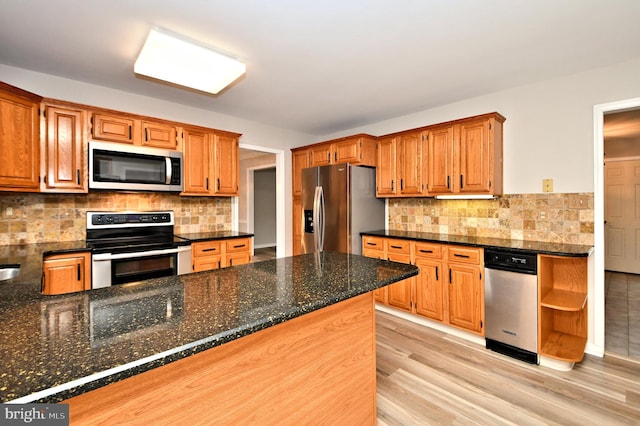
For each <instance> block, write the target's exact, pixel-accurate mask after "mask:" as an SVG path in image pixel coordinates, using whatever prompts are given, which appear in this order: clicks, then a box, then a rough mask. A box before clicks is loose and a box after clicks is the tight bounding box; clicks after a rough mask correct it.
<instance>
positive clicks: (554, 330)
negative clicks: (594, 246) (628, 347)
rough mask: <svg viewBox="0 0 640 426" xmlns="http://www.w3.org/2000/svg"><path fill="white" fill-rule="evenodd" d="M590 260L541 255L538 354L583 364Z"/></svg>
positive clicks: (539, 263) (539, 269)
mask: <svg viewBox="0 0 640 426" xmlns="http://www.w3.org/2000/svg"><path fill="white" fill-rule="evenodd" d="M588 269H589V268H588V258H587V257H566V256H552V255H546V254H540V255H538V301H539V304H538V351H539V354H540V355H544V356H549V357H551V358H555V359H558V360H561V361H566V362H580V361H582V358H583V357H584V350H585V347H586V344H587V337H588V326H587V319H588V315H587V293H588Z"/></svg>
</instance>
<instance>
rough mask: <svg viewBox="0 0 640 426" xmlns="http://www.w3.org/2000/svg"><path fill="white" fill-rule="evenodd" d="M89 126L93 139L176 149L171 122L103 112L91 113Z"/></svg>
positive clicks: (174, 133)
mask: <svg viewBox="0 0 640 426" xmlns="http://www.w3.org/2000/svg"><path fill="white" fill-rule="evenodd" d="M90 124H91V135H92V137H93V139H97V140H103V141H108V142H120V143H127V144H131V145H140V146H148V147H152V148H163V149H172V150H175V149H176V148H177V130H176V126H175V124H173V123H171V122H165V121H162V120H151V119H147V118H141V117H139V116H135V115H131V114H127V113H120V112H117V111H106V110H105V111H92V112H91V119H90Z"/></svg>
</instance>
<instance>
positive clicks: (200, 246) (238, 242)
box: [191, 238, 252, 272]
mask: <svg viewBox="0 0 640 426" xmlns="http://www.w3.org/2000/svg"><path fill="white" fill-rule="evenodd" d="M251 252H252V250H251V238H231V239H227V240H210V241H202V242H197V243H192V244H191V257H192V269H193V272H200V271H208V270H212V269H219V268H226V267H228V266H238V265H243V264H245V263H250V262H251Z"/></svg>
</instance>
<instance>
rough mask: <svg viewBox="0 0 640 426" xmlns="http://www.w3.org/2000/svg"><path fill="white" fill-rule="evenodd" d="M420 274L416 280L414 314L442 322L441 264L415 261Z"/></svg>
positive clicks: (422, 260)
mask: <svg viewBox="0 0 640 426" xmlns="http://www.w3.org/2000/svg"><path fill="white" fill-rule="evenodd" d="M416 266H417V267H418V268H419V269H420V274H419V275H418V276H417V277H416V278H415V280H416V313H417V314H419V315H422V316H425V317H428V318H431V319H434V320H437V321H443V320H444V302H445V300H444V289H443V284H442V283H443V281H444V280H443V279H442V262H440V261H437V260H431V259H423V258H417V259H416Z"/></svg>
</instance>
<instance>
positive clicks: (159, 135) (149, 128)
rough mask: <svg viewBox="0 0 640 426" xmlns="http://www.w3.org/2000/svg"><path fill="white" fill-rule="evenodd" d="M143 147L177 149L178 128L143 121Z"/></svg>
mask: <svg viewBox="0 0 640 426" xmlns="http://www.w3.org/2000/svg"><path fill="white" fill-rule="evenodd" d="M142 145H144V146H151V147H154V148H164V149H176V146H177V140H176V127H175V126H173V125H170V124H165V123H158V122H153V121H142Z"/></svg>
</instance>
